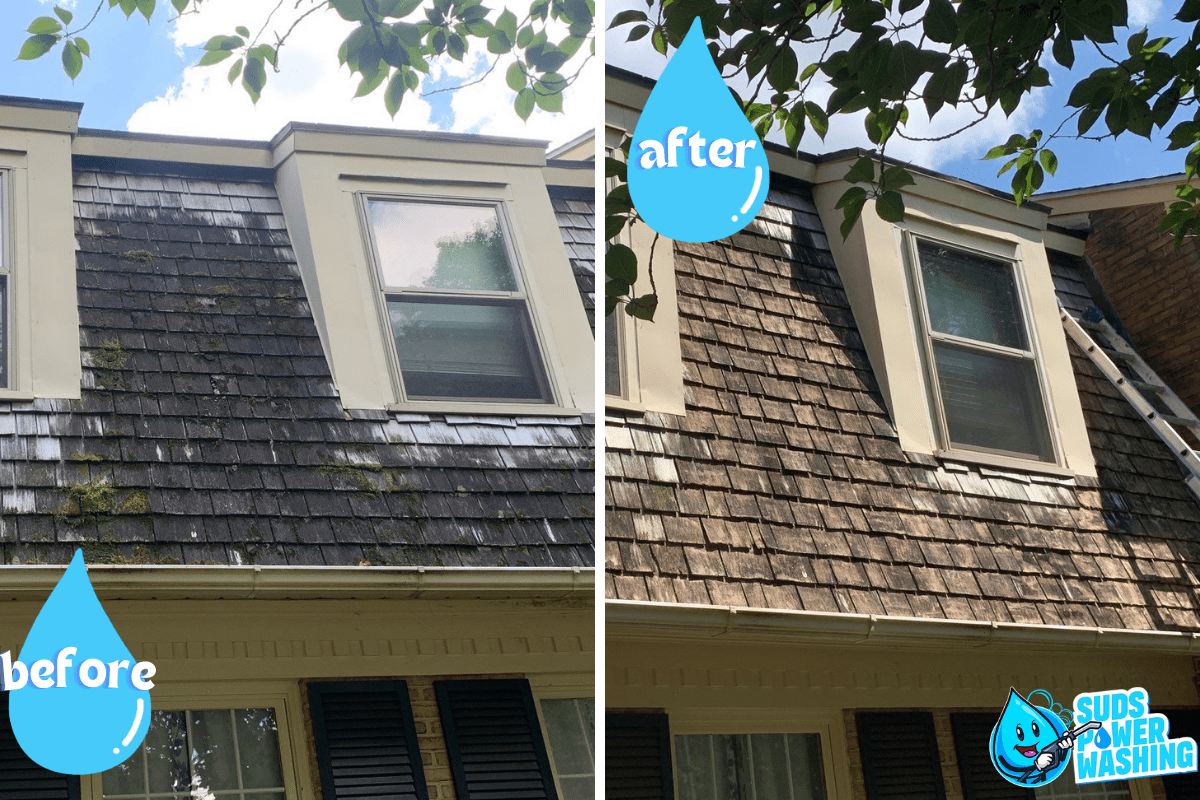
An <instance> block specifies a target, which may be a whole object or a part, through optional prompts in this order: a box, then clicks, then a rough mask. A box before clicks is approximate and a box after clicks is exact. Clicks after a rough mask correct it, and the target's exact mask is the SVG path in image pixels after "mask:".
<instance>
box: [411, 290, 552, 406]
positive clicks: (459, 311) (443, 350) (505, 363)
mask: <svg viewBox="0 0 1200 800" xmlns="http://www.w3.org/2000/svg"><path fill="white" fill-rule="evenodd" d="M388 316H389V318H390V319H391V323H392V332H393V333H394V335H395V337H396V355H397V357H398V358H399V360H400V369H401V371H402V372H403V374H404V388H405V392H406V393H407V395H408V397H409V399H415V400H428V399H445V398H458V399H465V400H544V399H546V398H545V397H544V390H543V389H542V386H543V381H542V372H541V365H540V364H536V363H535V362H534V356H533V355H532V349H533V348H532V341H531V340H530V335H529V326H528V322H527V317H526V314H525V309H524V308H523V307H518V306H510V305H483V304H469V303H433V302H404V301H399V300H389V301H388Z"/></svg>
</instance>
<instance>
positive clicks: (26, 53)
mask: <svg viewBox="0 0 1200 800" xmlns="http://www.w3.org/2000/svg"><path fill="white" fill-rule="evenodd" d="M57 43H58V37H57V36H52V35H50V34H48V33H42V34H38V35H37V36H30V37H29V38H28V39H26V40H25V44H23V45H21V52H20V53H18V54H17V60H18V61H32V60H34V59H35V58H41V57H42V56H44V55H46V53H49V52H50V48H52V47H54V45H56V44H57Z"/></svg>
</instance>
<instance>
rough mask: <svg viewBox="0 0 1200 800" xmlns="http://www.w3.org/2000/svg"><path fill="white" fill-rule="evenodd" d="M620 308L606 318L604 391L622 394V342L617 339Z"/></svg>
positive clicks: (616, 394) (617, 394)
mask: <svg viewBox="0 0 1200 800" xmlns="http://www.w3.org/2000/svg"><path fill="white" fill-rule="evenodd" d="M620 313H622V312H621V310H620V309H619V308H618V309H617V310H616V311H614V312H613V313H612V314H610V315H608V316H607V317H605V318H604V393H605V394H611V395H615V396H620V395H621V343H620V342H619V341H617V314H620Z"/></svg>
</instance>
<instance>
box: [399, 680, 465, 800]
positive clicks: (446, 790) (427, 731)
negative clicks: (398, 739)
mask: <svg viewBox="0 0 1200 800" xmlns="http://www.w3.org/2000/svg"><path fill="white" fill-rule="evenodd" d="M407 680H408V699H409V702H410V703H412V712H413V727H415V728H416V731H417V746H418V747H420V748H421V766H422V768H423V769H424V770H425V785H426V786H428V787H429V800H454V778H453V777H452V776H451V774H450V755H449V753H448V752H447V751H446V739H445V737H444V736H442V718H441V716H439V714H438V705H437V696H436V695H434V693H433V681H434V679H433V678H408V679H407Z"/></svg>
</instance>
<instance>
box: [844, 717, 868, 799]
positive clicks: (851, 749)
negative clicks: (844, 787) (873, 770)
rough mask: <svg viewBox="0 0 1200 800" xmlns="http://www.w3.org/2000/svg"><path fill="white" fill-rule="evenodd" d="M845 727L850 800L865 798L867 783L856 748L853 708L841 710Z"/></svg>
mask: <svg viewBox="0 0 1200 800" xmlns="http://www.w3.org/2000/svg"><path fill="white" fill-rule="evenodd" d="M842 714H843V723H844V725H845V727H846V754H847V759H846V760H847V761H848V762H849V765H850V797H851V800H867V783H866V781H864V780H863V768H862V753H860V752H859V750H858V724H857V723H856V722H855V720H854V709H850V708H847V709H846V710H845V711H843V712H842Z"/></svg>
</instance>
